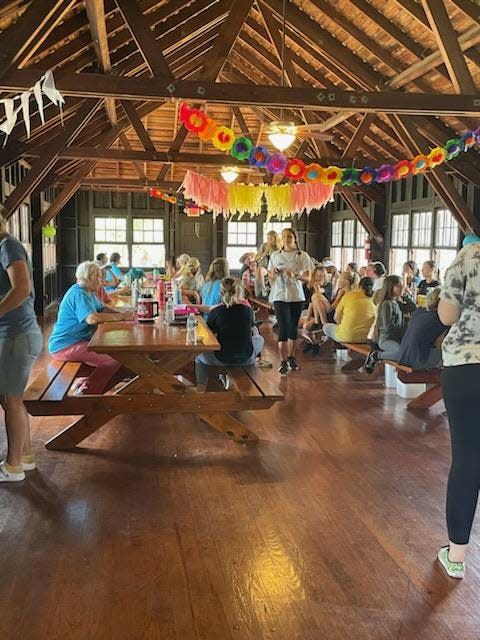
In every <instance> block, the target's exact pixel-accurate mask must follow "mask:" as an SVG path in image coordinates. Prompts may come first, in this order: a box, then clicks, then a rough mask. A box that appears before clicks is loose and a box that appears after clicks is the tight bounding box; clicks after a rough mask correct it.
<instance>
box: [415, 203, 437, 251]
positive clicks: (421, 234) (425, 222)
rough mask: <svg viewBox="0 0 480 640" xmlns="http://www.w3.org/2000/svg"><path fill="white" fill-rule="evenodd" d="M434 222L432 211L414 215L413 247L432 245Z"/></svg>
mask: <svg viewBox="0 0 480 640" xmlns="http://www.w3.org/2000/svg"><path fill="white" fill-rule="evenodd" d="M432 221H433V216H432V212H431V211H422V212H419V213H414V214H413V222H412V246H413V247H430V246H431V244H432Z"/></svg>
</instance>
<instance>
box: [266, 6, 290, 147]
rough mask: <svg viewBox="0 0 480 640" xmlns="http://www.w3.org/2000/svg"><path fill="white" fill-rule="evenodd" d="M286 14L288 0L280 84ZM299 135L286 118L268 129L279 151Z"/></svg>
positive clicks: (270, 138) (282, 72) (283, 68)
mask: <svg viewBox="0 0 480 640" xmlns="http://www.w3.org/2000/svg"><path fill="white" fill-rule="evenodd" d="M285 14H286V0H283V11H282V55H281V61H280V62H281V69H280V73H281V75H280V86H281V87H282V88H283V87H284V86H285V22H286V18H285ZM282 115H283V109H282V110H281V111H280V117H282ZM296 137H297V127H296V126H295V124H294V123H293V122H286V121H284V120H278V121H275V122H271V123H270V126H269V131H268V139H269V140H270V142H271V143H272V144H273V146H274V147H275V148H276V149H278V150H279V151H285V149H288V147H289V146H290V145H291V144H293V142H294V141H295V138H296Z"/></svg>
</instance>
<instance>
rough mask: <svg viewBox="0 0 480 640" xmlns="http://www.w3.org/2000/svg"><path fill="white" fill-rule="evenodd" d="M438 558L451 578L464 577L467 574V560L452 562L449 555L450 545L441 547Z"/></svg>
mask: <svg viewBox="0 0 480 640" xmlns="http://www.w3.org/2000/svg"><path fill="white" fill-rule="evenodd" d="M437 557H438V560H439V562H440V564H441V565H442V567H443V568H444V569H445V571H446V572H447V574H448V575H449V576H450V577H451V578H463V577H464V575H465V562H451V560H450V559H449V557H448V546H447V547H441V549H440V551H439V552H438V556H437Z"/></svg>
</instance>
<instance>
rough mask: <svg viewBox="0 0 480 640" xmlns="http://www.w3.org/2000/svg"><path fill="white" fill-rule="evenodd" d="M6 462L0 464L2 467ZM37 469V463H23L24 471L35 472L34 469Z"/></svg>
mask: <svg viewBox="0 0 480 640" xmlns="http://www.w3.org/2000/svg"><path fill="white" fill-rule="evenodd" d="M5 462H6V460H2V461H1V462H0V465H2V464H5ZM36 468H37V464H36V462H35V461H34V462H22V469H23V470H24V471H33V470H34V469H36Z"/></svg>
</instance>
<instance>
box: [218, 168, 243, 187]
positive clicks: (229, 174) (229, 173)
mask: <svg viewBox="0 0 480 640" xmlns="http://www.w3.org/2000/svg"><path fill="white" fill-rule="evenodd" d="M220 175H221V176H222V178H223V179H224V180H225V182H227V183H228V184H231V183H232V182H235V180H236V179H237V178H238V176H239V175H240V173H239V172H238V169H236V168H235V167H223V169H222V170H221V171H220Z"/></svg>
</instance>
